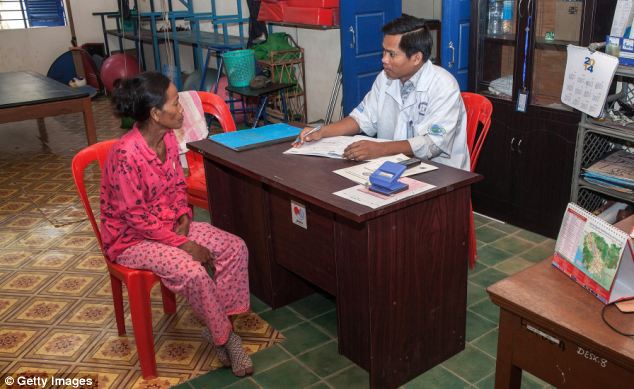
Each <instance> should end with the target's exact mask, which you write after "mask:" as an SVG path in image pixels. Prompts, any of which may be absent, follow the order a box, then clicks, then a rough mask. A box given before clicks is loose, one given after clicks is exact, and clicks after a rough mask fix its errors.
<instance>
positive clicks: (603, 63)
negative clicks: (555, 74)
mask: <svg viewBox="0 0 634 389" xmlns="http://www.w3.org/2000/svg"><path fill="white" fill-rule="evenodd" d="M618 64H619V59H618V58H616V57H613V56H611V55H608V54H604V53H601V52H598V51H595V52H591V51H590V50H588V49H587V48H584V47H579V46H573V45H568V59H567V61H566V74H565V76H564V85H563V88H562V89H561V101H562V102H563V103H564V104H567V105H569V106H571V107H573V108H576V109H578V110H579V111H581V112H585V113H587V114H588V115H590V116H593V117H597V116H599V115H600V114H601V111H602V110H603V105H604V104H605V99H606V97H607V96H608V91H609V89H610V84H611V83H612V77H614V73H615V72H616V68H617V66H618Z"/></svg>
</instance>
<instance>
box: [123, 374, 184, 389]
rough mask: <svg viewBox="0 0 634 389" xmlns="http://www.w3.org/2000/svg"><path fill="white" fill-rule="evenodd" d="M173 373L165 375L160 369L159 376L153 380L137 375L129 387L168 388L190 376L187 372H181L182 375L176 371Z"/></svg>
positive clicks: (140, 388)
mask: <svg viewBox="0 0 634 389" xmlns="http://www.w3.org/2000/svg"><path fill="white" fill-rule="evenodd" d="M172 374H173V375H167V373H166V374H165V375H163V374H161V372H160V371H159V375H160V376H159V377H158V378H154V379H151V380H145V379H143V377H140V376H139V377H136V378H135V379H133V380H131V381H130V383H129V384H128V385H129V386H128V388H130V389H168V388H171V387H172V386H174V385H178V384H179V383H181V382H184V381H185V380H187V378H189V377H188V376H187V375H185V374H181V375H180V376H179V375H178V374H176V373H172Z"/></svg>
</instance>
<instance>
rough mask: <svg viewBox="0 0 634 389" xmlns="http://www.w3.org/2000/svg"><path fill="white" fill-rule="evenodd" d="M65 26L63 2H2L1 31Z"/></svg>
mask: <svg viewBox="0 0 634 389" xmlns="http://www.w3.org/2000/svg"><path fill="white" fill-rule="evenodd" d="M65 24H66V23H65V19H64V4H63V0H0V30H8V29H16V28H31V27H51V26H64V25H65Z"/></svg>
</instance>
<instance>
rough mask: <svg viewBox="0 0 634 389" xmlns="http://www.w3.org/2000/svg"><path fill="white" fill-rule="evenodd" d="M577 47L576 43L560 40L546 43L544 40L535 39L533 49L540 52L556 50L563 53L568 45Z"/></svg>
mask: <svg viewBox="0 0 634 389" xmlns="http://www.w3.org/2000/svg"><path fill="white" fill-rule="evenodd" d="M570 44H572V45H578V44H579V42H578V41H561V40H553V41H547V40H546V39H544V38H537V39H535V48H536V49H542V50H557V51H565V50H566V47H567V46H568V45H570Z"/></svg>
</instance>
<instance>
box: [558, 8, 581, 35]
mask: <svg viewBox="0 0 634 389" xmlns="http://www.w3.org/2000/svg"><path fill="white" fill-rule="evenodd" d="M582 14H583V2H581V1H557V2H556V3H555V39H556V40H558V41H574V42H578V41H579V30H580V29H581V16H582Z"/></svg>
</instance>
